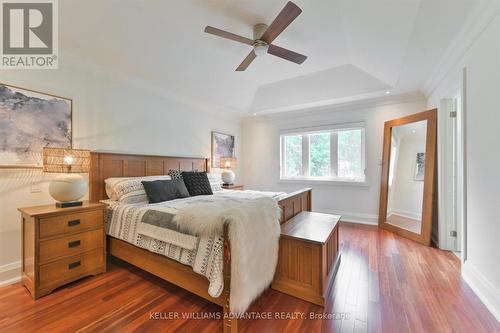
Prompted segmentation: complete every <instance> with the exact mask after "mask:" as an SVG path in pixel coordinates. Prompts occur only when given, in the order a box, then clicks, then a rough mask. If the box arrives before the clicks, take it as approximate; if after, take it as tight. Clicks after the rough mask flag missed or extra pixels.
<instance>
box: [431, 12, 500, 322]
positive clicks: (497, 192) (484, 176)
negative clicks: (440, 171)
mask: <svg viewBox="0 0 500 333" xmlns="http://www.w3.org/2000/svg"><path fill="white" fill-rule="evenodd" d="M463 68H466V72H467V75H466V77H467V79H466V82H465V84H466V93H465V99H466V101H465V107H466V111H465V112H466V116H465V117H466V119H465V131H466V133H465V136H466V138H465V141H466V187H467V205H466V207H467V213H466V221H467V222H466V223H467V226H466V235H467V242H466V252H467V259H466V261H465V264H464V265H463V266H462V274H463V276H464V278H465V279H466V281H467V282H468V283H469V285H470V286H471V287H472V288H473V289H474V291H475V292H476V294H478V296H479V297H480V298H481V299H482V301H483V302H484V303H485V304H486V305H487V306H488V308H489V309H490V311H491V312H492V313H493V314H494V315H495V316H496V317H497V319H498V320H499V321H500V247H499V244H500V210H499V204H500V173H499V170H500V168H499V166H500V149H499V147H498V146H499V143H500V131H499V126H500V15H499V14H498V11H497V16H496V17H495V18H494V19H493V20H492V21H490V22H489V24H488V25H487V27H486V28H485V29H484V30H482V32H481V33H480V35H479V36H478V37H477V38H476V39H475V40H474V41H473V43H472V44H471V45H470V47H469V48H468V49H467V51H466V52H465V54H464V55H463V56H462V57H461V58H460V59H459V60H458V62H457V64H456V65H455V66H454V67H453V68H452V69H451V70H450V71H449V72H448V73H447V74H446V76H445V77H443V79H442V80H441V81H440V83H439V84H438V85H437V87H436V88H435V89H434V90H433V91H432V94H430V97H429V101H428V105H429V106H440V99H441V98H444V97H448V95H447V94H448V92H449V91H450V89H453V87H456V86H458V84H459V82H460V78H461V73H462V69H463ZM444 111H445V110H441V112H444Z"/></svg>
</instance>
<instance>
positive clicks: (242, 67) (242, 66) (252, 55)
mask: <svg viewBox="0 0 500 333" xmlns="http://www.w3.org/2000/svg"><path fill="white" fill-rule="evenodd" d="M256 57H257V55H256V54H255V52H254V50H252V51H250V53H249V54H248V55H247V57H246V58H245V59H244V60H243V62H242V63H241V64H240V65H239V66H238V68H236V71H237V72H242V71H244V70H245V69H247V67H248V65H250V64H251V63H252V61H253V60H254V59H255V58H256Z"/></svg>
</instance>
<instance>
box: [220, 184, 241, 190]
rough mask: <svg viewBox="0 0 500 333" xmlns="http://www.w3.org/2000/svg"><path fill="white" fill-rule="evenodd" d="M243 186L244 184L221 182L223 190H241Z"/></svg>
mask: <svg viewBox="0 0 500 333" xmlns="http://www.w3.org/2000/svg"><path fill="white" fill-rule="evenodd" d="M244 187H245V186H244V185H241V184H231V185H226V184H222V188H223V189H225V190H236V191H243V190H244Z"/></svg>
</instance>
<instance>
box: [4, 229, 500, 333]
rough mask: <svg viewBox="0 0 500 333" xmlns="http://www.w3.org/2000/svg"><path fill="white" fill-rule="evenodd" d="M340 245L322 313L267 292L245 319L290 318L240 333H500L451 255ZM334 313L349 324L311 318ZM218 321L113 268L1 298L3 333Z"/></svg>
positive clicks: (243, 326) (344, 236)
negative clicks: (42, 293)
mask: <svg viewBox="0 0 500 333" xmlns="http://www.w3.org/2000/svg"><path fill="white" fill-rule="evenodd" d="M340 240H341V248H342V262H341V265H340V269H339V272H338V275H337V279H336V280H335V283H334V285H333V287H332V291H331V292H330V299H329V302H328V305H327V306H326V308H325V309H322V308H320V307H318V306H315V305H312V304H310V303H307V302H305V301H301V300H299V299H296V298H294V297H292V296H287V295H285V294H281V293H279V292H276V291H273V290H268V291H267V292H266V293H265V294H264V295H263V296H262V297H260V298H259V299H258V300H257V301H256V302H255V303H254V304H253V305H252V307H251V309H250V310H249V311H251V312H250V314H253V315H254V316H260V317H263V316H268V315H271V316H272V317H274V316H276V313H278V314H279V315H283V316H284V317H287V316H288V317H291V316H295V318H284V319H273V320H267V319H252V320H250V319H244V320H241V321H240V331H241V332H284V331H286V332H475V333H476V332H500V325H499V323H498V322H497V321H496V320H495V318H494V317H493V316H492V315H491V314H490V313H489V312H488V311H487V310H486V308H485V307H484V305H483V304H482V303H481V302H480V301H479V299H478V298H477V297H476V296H475V295H474V294H473V292H472V291H471V289H470V288H469V287H468V286H467V284H466V283H465V282H464V281H463V280H462V279H461V278H460V263H459V261H458V259H457V258H456V257H455V256H454V255H453V254H451V253H449V252H445V251H440V250H437V249H434V248H427V247H425V246H422V245H419V244H417V243H415V242H413V241H410V240H406V239H404V238H401V237H398V236H396V235H393V234H391V233H389V232H387V231H383V230H378V229H377V228H375V227H370V226H360V225H354V224H345V223H343V224H341V226H340ZM269 312H271V313H270V314H269ZM332 313H336V314H337V317H342V313H344V314H346V315H347V316H346V317H344V318H343V319H342V318H340V319H335V320H334V319H327V320H321V319H310V318H309V316H310V315H311V314H312V315H314V316H322V315H331V314H332ZM220 314H221V309H220V308H219V307H218V306H216V305H213V304H211V303H209V302H207V301H205V300H203V299H201V298H199V297H197V296H194V295H192V294H190V293H188V292H185V291H183V290H182V289H180V288H177V287H175V286H173V285H171V284H169V283H167V282H164V281H162V280H160V279H158V278H156V277H154V276H152V275H150V274H148V273H145V272H143V271H141V270H139V269H136V268H134V267H132V266H130V265H128V264H125V263H123V262H118V261H115V260H110V261H109V262H108V272H107V273H105V274H102V275H99V276H96V277H91V278H86V279H84V280H80V281H78V282H75V283H73V284H72V285H69V286H67V287H63V288H61V289H60V290H57V291H55V292H54V293H53V294H50V295H48V296H46V297H43V298H41V299H39V300H37V301H36V302H35V301H33V300H32V299H31V298H30V296H29V294H28V292H27V291H26V290H25V289H24V287H22V286H21V285H20V284H16V285H12V286H8V287H4V288H1V289H0V332H34V331H36V332H132V331H134V332H219V331H221V330H222V321H221V320H218V319H217V318H215V319H210V318H201V317H204V316H209V315H213V316H217V315H220ZM177 315H179V316H180V318H175V317H176V316H177ZM184 315H191V316H198V319H184V318H183V316H184ZM151 316H153V317H154V316H157V317H158V318H159V319H151V318H150V317H151ZM168 316H171V317H168ZM301 316H306V317H307V318H306V319H301ZM199 318H201V319H199Z"/></svg>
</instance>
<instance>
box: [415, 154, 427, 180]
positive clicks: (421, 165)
mask: <svg viewBox="0 0 500 333" xmlns="http://www.w3.org/2000/svg"><path fill="white" fill-rule="evenodd" d="M424 176H425V153H417V159H416V163H415V180H417V181H424Z"/></svg>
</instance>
